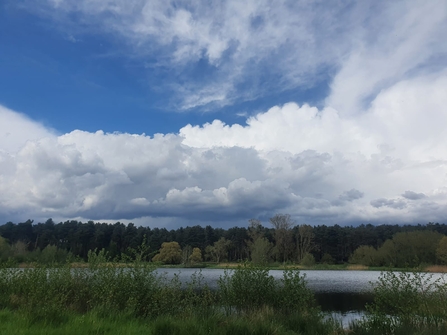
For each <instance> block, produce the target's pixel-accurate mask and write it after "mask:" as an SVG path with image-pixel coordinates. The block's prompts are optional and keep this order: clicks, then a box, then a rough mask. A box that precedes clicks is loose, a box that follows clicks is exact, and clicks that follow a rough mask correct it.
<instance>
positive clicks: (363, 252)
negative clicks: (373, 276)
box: [349, 245, 379, 266]
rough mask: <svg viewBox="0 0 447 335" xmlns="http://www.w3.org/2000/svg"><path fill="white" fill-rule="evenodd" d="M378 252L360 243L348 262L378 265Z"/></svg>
mask: <svg viewBox="0 0 447 335" xmlns="http://www.w3.org/2000/svg"><path fill="white" fill-rule="evenodd" d="M378 257H379V255H378V252H377V250H376V249H375V248H373V247H371V246H369V245H361V246H360V247H358V248H357V249H356V250H355V251H354V253H353V254H352V255H351V257H350V258H349V263H352V264H362V265H366V266H378V265H379V264H378V263H379V261H378Z"/></svg>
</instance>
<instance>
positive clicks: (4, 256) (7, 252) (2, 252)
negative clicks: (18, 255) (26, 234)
mask: <svg viewBox="0 0 447 335" xmlns="http://www.w3.org/2000/svg"><path fill="white" fill-rule="evenodd" d="M9 257H11V248H10V246H9V244H8V242H7V241H6V239H5V238H3V237H1V236H0V263H3V262H6V261H7V260H8V258H9Z"/></svg>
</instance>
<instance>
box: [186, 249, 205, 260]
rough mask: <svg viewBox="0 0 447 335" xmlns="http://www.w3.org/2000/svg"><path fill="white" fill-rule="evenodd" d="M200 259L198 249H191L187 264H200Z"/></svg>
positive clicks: (200, 254) (200, 252) (200, 255)
mask: <svg viewBox="0 0 447 335" xmlns="http://www.w3.org/2000/svg"><path fill="white" fill-rule="evenodd" d="M202 261H203V259H202V251H200V249H199V248H194V249H192V254H191V256H189V262H190V263H192V264H197V263H201V262H202Z"/></svg>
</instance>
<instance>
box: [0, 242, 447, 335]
mask: <svg viewBox="0 0 447 335" xmlns="http://www.w3.org/2000/svg"><path fill="white" fill-rule="evenodd" d="M0 292H1V293H0V309H1V312H0V319H1V320H2V322H1V323H0V324H1V325H0V332H3V333H8V334H14V333H17V334H31V333H32V334H39V333H42V334H43V333H45V334H57V333H61V332H63V333H64V334H70V333H72V334H75V333H81V332H85V333H94V334H115V333H116V334H118V333H119V334H123V333H124V334H143V333H144V334H192V333H195V334H230V333H231V334H345V333H348V332H349V333H350V334H404V333H405V334H406V335H409V334H445V333H446V332H447V327H446V321H447V285H446V284H445V283H444V282H443V281H442V277H439V278H438V279H434V278H432V277H431V276H430V275H429V274H423V273H406V272H400V273H395V272H384V273H382V274H381V275H380V277H379V280H378V281H377V282H376V284H375V285H374V300H373V302H372V303H370V304H368V306H367V312H366V314H365V316H364V318H363V319H362V320H359V321H356V322H354V323H352V324H351V325H350V326H349V329H343V327H342V325H341V323H340V322H338V321H337V320H333V319H331V318H328V317H327V315H325V314H324V313H323V312H322V311H321V308H320V307H319V306H318V304H317V303H316V299H315V297H314V294H313V293H312V291H311V290H310V289H309V288H308V285H307V284H306V279H305V276H304V275H302V274H301V273H300V272H299V271H297V270H285V271H284V272H283V274H282V276H281V277H280V278H279V279H278V278H275V277H274V276H272V275H271V274H270V273H269V270H268V269H267V268H264V267H255V266H252V265H249V264H243V265H241V266H239V268H237V269H235V270H226V271H224V273H223V274H222V275H221V276H220V277H219V279H218V280H217V286H216V287H215V288H210V287H209V286H208V285H207V283H206V281H205V280H204V278H203V275H202V274H201V272H200V271H198V272H195V273H194V274H193V275H191V277H190V279H189V281H187V282H184V281H181V280H180V278H179V276H177V275H173V276H171V277H169V278H168V277H167V276H166V275H164V274H161V273H160V272H157V271H156V269H155V267H154V266H153V265H152V264H150V263H147V262H142V261H135V262H133V263H132V265H131V266H129V267H126V268H123V267H120V266H117V265H116V264H114V263H112V262H110V260H109V259H108V258H107V254H106V253H105V252H104V251H101V252H90V253H89V258H88V268H75V269H73V268H71V267H70V266H59V267H55V266H51V267H48V266H37V267H35V268H31V269H19V268H8V267H3V268H2V269H0Z"/></svg>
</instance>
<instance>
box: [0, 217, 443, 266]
mask: <svg viewBox="0 0 447 335" xmlns="http://www.w3.org/2000/svg"><path fill="white" fill-rule="evenodd" d="M446 234H447V225H445V224H439V223H428V224H426V225H379V226H374V225H371V224H368V225H360V226H356V227H354V226H339V225H334V226H325V225H321V226H310V225H295V224H294V222H293V220H292V219H291V217H290V216H289V215H283V214H277V215H275V216H274V217H272V218H271V219H270V220H269V222H268V224H267V225H263V224H262V223H261V222H260V221H258V220H254V219H253V220H249V222H248V224H247V227H233V228H230V229H222V228H213V227H212V226H211V225H207V226H205V227H201V226H193V227H185V228H183V227H181V228H178V229H175V230H167V229H165V228H150V227H142V226H138V227H137V226H135V225H134V224H132V223H129V224H127V225H125V224H123V223H120V222H117V223H115V224H107V223H95V222H93V221H88V222H80V221H73V220H72V221H65V222H60V223H55V222H53V220H52V219H48V220H47V221H46V222H44V223H34V222H33V221H32V220H28V221H26V222H20V223H12V222H7V223H6V224H4V225H1V226H0V236H1V237H0V261H5V260H6V259H11V258H12V259H15V260H17V262H29V261H35V260H37V259H38V258H39V257H40V259H44V258H45V257H47V258H50V259H51V260H56V259H57V258H60V259H62V258H63V259H65V258H66V257H67V256H69V257H71V258H72V259H73V260H78V261H81V260H86V259H87V257H88V254H89V251H92V250H105V251H106V252H107V254H108V256H109V257H110V259H120V258H122V257H123V256H125V257H127V258H128V259H132V258H135V257H136V251H137V250H140V253H141V254H143V253H144V255H142V256H143V258H144V259H145V260H148V261H150V260H157V261H161V262H164V263H183V264H186V263H188V262H189V261H192V260H194V261H201V260H203V261H208V262H223V261H228V262H238V261H245V260H250V261H252V262H254V263H263V264H268V263H272V262H280V263H284V262H287V263H306V262H307V263H308V264H312V263H315V262H317V263H328V264H331V263H335V264H340V263H346V262H351V263H357V264H364V265H368V266H399V267H404V266H417V265H420V264H421V263H422V264H436V263H440V264H443V263H446V261H447V237H446ZM143 246H144V250H143V248H142V247H143ZM163 249H164V250H163ZM444 249H445V250H444ZM160 250H161V252H160ZM168 250H170V252H171V253H173V254H174V256H172V255H171V256H169V257H168V258H166V257H165V258H163V257H164V256H163V255H164V253H166V251H168ZM193 254H194V256H193ZM45 255H46V256H45ZM33 257H34V258H33Z"/></svg>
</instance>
